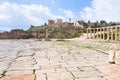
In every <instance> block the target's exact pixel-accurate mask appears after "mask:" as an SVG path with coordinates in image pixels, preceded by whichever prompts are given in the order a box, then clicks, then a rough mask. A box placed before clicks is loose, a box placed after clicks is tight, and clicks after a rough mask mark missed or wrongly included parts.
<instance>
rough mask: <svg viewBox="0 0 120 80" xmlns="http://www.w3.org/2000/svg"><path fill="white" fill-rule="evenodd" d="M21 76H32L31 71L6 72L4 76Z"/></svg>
mask: <svg viewBox="0 0 120 80" xmlns="http://www.w3.org/2000/svg"><path fill="white" fill-rule="evenodd" d="M22 74H33V70H23V71H22V70H20V71H7V72H6V74H5V75H10V76H12V75H22Z"/></svg>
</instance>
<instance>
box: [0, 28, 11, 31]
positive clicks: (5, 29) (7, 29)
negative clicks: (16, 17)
mask: <svg viewBox="0 0 120 80" xmlns="http://www.w3.org/2000/svg"><path fill="white" fill-rule="evenodd" d="M12 29H13V28H12ZM10 30H11V28H9V27H0V31H10Z"/></svg>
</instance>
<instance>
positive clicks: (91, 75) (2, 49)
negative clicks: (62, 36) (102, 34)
mask: <svg viewBox="0 0 120 80" xmlns="http://www.w3.org/2000/svg"><path fill="white" fill-rule="evenodd" d="M83 45H84V46H85V45H86V44H84V43H83V42H82V41H81V42H77V43H76V42H74V41H61V42H57V41H50V42H49V41H46V42H45V41H37V40H0V80H119V79H120V67H119V65H115V64H108V62H107V59H108V55H107V54H105V53H102V52H100V51H96V50H93V49H91V48H90V47H84V46H83Z"/></svg>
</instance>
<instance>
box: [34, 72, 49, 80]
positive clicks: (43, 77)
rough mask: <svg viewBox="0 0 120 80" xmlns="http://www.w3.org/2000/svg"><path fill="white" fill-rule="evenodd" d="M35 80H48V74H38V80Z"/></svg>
mask: <svg viewBox="0 0 120 80" xmlns="http://www.w3.org/2000/svg"><path fill="white" fill-rule="evenodd" d="M35 80H48V79H47V77H46V74H42V73H38V72H37V73H36V79H35Z"/></svg>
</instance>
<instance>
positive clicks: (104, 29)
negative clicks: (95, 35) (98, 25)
mask: <svg viewBox="0 0 120 80" xmlns="http://www.w3.org/2000/svg"><path fill="white" fill-rule="evenodd" d="M103 40H105V27H103Z"/></svg>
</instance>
